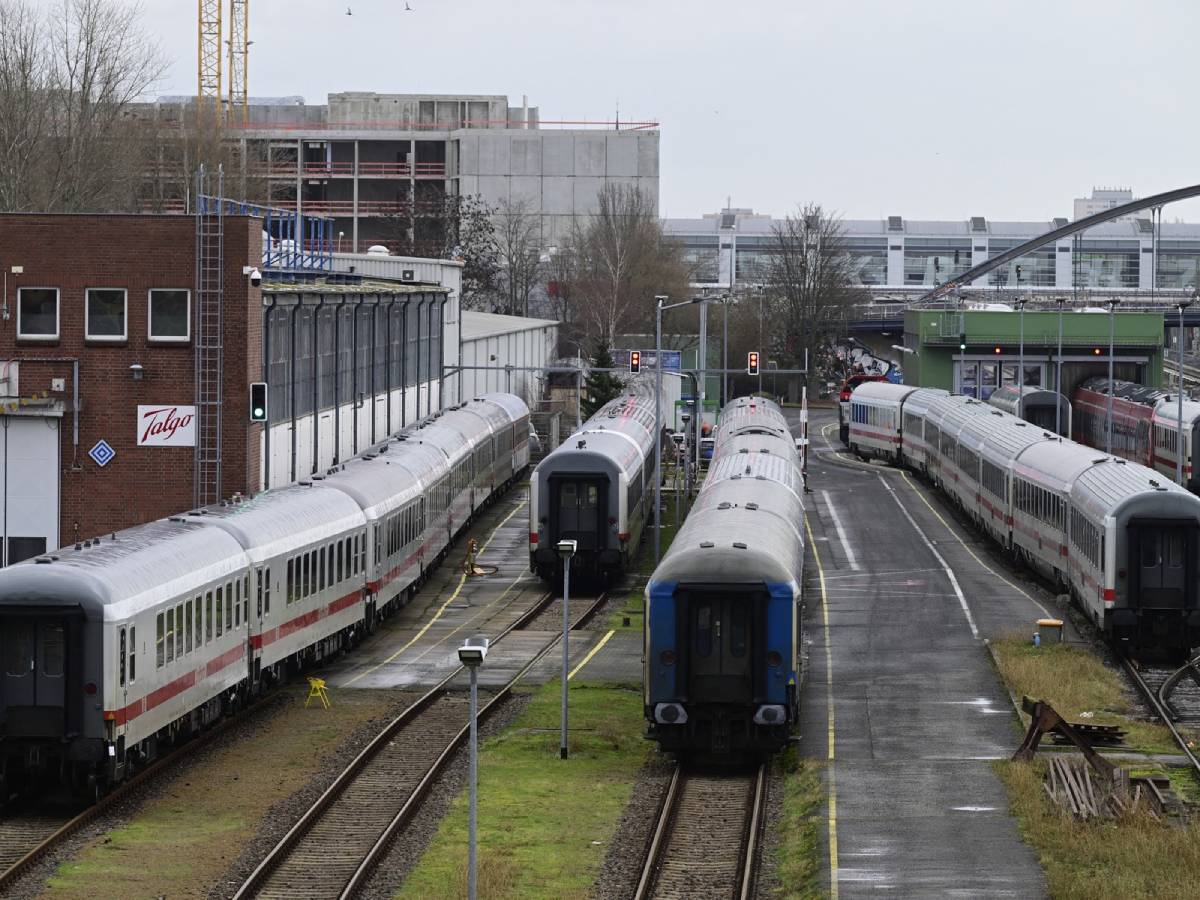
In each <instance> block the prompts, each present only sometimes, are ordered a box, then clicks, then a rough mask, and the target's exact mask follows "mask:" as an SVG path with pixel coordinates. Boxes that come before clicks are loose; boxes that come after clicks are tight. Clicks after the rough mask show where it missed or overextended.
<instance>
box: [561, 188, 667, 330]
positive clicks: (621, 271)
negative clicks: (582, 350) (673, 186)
mask: <svg viewBox="0 0 1200 900" xmlns="http://www.w3.org/2000/svg"><path fill="white" fill-rule="evenodd" d="M597 206H598V208H597V211H596V214H595V215H594V216H592V217H591V218H589V219H588V220H587V224H586V225H583V226H578V225H577V226H576V227H575V229H574V231H573V233H572V237H571V253H572V254H573V255H574V257H575V265H576V276H577V277H576V283H575V295H576V299H575V303H576V304H577V305H578V309H579V311H580V313H581V315H582V321H581V323H580V324H581V325H582V326H583V329H584V331H585V332H586V333H587V335H588V336H589V337H590V338H592V339H593V340H594V341H596V342H599V343H603V344H605V345H606V346H611V345H612V343H613V341H614V339H615V338H616V336H617V335H619V334H623V333H625V332H627V331H629V330H630V329H632V328H637V327H645V326H646V325H647V323H648V322H649V321H651V319H652V316H653V310H654V299H653V298H654V295H655V294H670V295H673V296H682V295H683V294H684V293H686V291H687V267H686V266H685V265H684V262H683V254H682V251H681V249H680V247H679V246H678V245H677V244H675V243H674V242H673V241H671V240H669V239H668V238H667V237H666V236H665V235H664V234H663V230H662V223H661V222H660V221H659V219H658V215H657V212H656V210H655V208H654V202H653V201H652V200H651V199H650V198H649V197H648V196H646V195H645V194H643V193H642V192H641V191H640V190H638V189H637V188H628V187H625V186H622V185H614V184H606V185H605V186H604V187H602V188H601V189H600V191H599V194H598V196H597Z"/></svg>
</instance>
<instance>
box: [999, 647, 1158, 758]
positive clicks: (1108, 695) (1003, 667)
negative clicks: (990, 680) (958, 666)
mask: <svg viewBox="0 0 1200 900" xmlns="http://www.w3.org/2000/svg"><path fill="white" fill-rule="evenodd" d="M992 648H993V649H994V650H995V652H996V659H997V662H998V665H999V669H1000V677H1001V678H1003V679H1004V681H1005V683H1006V684H1008V686H1009V687H1010V688H1011V689H1012V691H1013V693H1014V694H1016V695H1017V697H1018V698H1020V697H1021V696H1026V697H1029V698H1030V699H1032V700H1045V701H1047V702H1049V703H1050V705H1052V706H1053V707H1054V709H1055V710H1056V711H1057V712H1058V713H1059V715H1061V716H1063V717H1064V718H1066V719H1068V720H1069V721H1073V722H1091V723H1093V724H1096V725H1120V726H1121V727H1122V728H1125V729H1127V730H1128V731H1129V735H1128V736H1127V737H1126V739H1125V741H1126V744H1127V745H1128V748H1129V749H1136V750H1143V751H1146V752H1151V753H1173V752H1175V749H1176V748H1175V743H1174V741H1173V740H1172V739H1171V735H1170V732H1169V731H1167V729H1166V728H1165V727H1163V726H1162V725H1157V724H1154V723H1151V722H1141V721H1137V720H1136V719H1135V718H1133V716H1135V715H1136V710H1135V708H1134V698H1133V695H1132V693H1131V692H1130V690H1129V689H1128V687H1127V686H1126V684H1125V681H1124V679H1123V678H1122V677H1121V674H1120V673H1119V672H1118V671H1117V670H1115V669H1113V668H1111V667H1109V666H1106V665H1105V664H1104V662H1103V660H1101V659H1100V658H1099V657H1098V656H1097V655H1096V654H1095V653H1093V652H1091V651H1089V650H1086V649H1083V648H1080V647H1073V646H1070V645H1068V644H1053V645H1050V646H1042V647H1034V646H1033V644H1032V643H1030V641H1029V640H1028V639H1026V638H1024V637H1005V638H1001V639H999V640H997V641H994V642H993V643H992ZM1085 712H1086V713H1091V714H1092V715H1091V716H1089V717H1087V718H1081V717H1080V713H1085Z"/></svg>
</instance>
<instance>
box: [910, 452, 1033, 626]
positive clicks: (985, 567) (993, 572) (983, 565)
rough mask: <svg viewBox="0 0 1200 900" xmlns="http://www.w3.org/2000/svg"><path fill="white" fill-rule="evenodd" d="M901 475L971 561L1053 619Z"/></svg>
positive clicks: (922, 492) (920, 491)
mask: <svg viewBox="0 0 1200 900" xmlns="http://www.w3.org/2000/svg"><path fill="white" fill-rule="evenodd" d="M900 474H901V475H903V476H904V481H905V483H906V484H907V485H908V486H909V487H910V488H912V491H913V493H914V494H916V495H917V496H918V497H920V498H921V502H922V503H924V504H925V505H926V506H927V507H928V508H929V511H930V512H931V513H933V514H934V516H936V517H937V520H938V521H939V522H941V523H942V525H943V527H945V529H946V530H947V531H949V532H950V534H952V535H953V536H954V539H955V540H957V541H958V542H959V543H960V544H962V548H963V549H964V550H966V551H967V552H968V553H969V554H971V559H973V560H975V562H977V563H979V565H980V567H981V568H982V569H983V570H984V571H985V572H987V573H988V574H989V575H991V576H992V577H993V578H996V579H999V580H1000V581H1002V582H1004V583H1005V584H1007V585H1008V586H1009V587H1010V588H1012V589H1013V590H1014V591H1016V592H1017V593H1018V594H1020V595H1021V596H1022V597H1024V598H1025V599H1026V600H1028V601H1029V602H1030V603H1032V604H1033V605H1034V606H1036V607H1037V608H1038V609H1040V610H1041V611H1042V615H1043V616H1044V617H1046V618H1047V619H1049V618H1052V616H1051V615H1050V612H1049V610H1047V609H1046V607H1044V606H1042V604H1040V603H1038V601H1037V600H1035V599H1034V598H1033V597H1032V596H1031V595H1030V594H1029V593H1027V592H1026V591H1024V590H1022V589H1021V588H1019V587H1018V586H1017V585H1015V584H1013V583H1012V582H1011V581H1009V580H1008V579H1007V578H1005V577H1004V576H1003V575H1001V574H1000V573H999V572H997V571H996V570H995V569H993V568H992V567H991V566H989V565H988V564H987V563H985V562H984V561H983V560H982V559H980V558H979V557H978V556H976V555H975V551H974V550H972V549H971V548H970V547H968V546H967V542H966V541H964V540H963V539H962V538H960V537H959V536H958V534H957V533H956V532H955V531H954V529H953V528H951V527H950V525H949V524H948V523H947V522H946V520H945V519H943V518H942V514H941V513H939V512H938V511H937V510H936V509H934V508H933V504H932V503H930V502H929V500H928V499H926V497H925V492H924V491H922V490H920V489H919V488H918V487H917V486H916V485H915V484H913V482H912V479H910V478H909V477H908V473H907V472H905V471H903V470H901V472H900Z"/></svg>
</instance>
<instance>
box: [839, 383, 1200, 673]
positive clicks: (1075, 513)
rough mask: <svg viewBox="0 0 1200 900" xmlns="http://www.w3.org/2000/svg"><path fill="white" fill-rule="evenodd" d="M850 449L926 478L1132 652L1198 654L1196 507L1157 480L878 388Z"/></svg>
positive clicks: (1027, 432)
mask: <svg viewBox="0 0 1200 900" xmlns="http://www.w3.org/2000/svg"><path fill="white" fill-rule="evenodd" d="M850 447H851V449H852V450H853V451H854V452H856V453H858V454H859V455H860V456H863V457H867V458H869V457H878V458H882V459H886V460H888V461H890V462H893V463H896V464H898V465H903V466H906V467H908V468H911V469H914V470H916V471H918V472H920V473H922V474H924V475H926V476H927V477H928V478H929V479H930V480H931V481H932V482H933V483H934V484H935V485H936V486H937V487H939V488H940V489H941V490H942V491H943V492H944V493H946V494H947V496H949V497H950V498H951V499H953V500H954V501H955V502H956V503H957V504H958V505H959V506H961V507H962V509H963V510H964V511H965V512H966V513H967V515H969V516H970V517H971V518H972V519H974V520H975V522H976V523H977V524H978V525H979V526H980V527H981V528H982V529H983V530H984V531H985V532H987V533H988V535H990V536H991V537H992V538H993V539H994V540H995V541H997V542H998V543H999V544H1000V546H1002V547H1003V548H1005V549H1006V550H1008V551H1010V552H1012V553H1013V554H1014V555H1015V556H1017V557H1018V558H1020V559H1022V560H1023V561H1024V562H1025V563H1026V564H1028V565H1029V566H1030V567H1031V568H1033V569H1035V570H1036V571H1038V572H1039V573H1041V574H1042V575H1043V576H1044V577H1046V578H1048V579H1050V580H1052V581H1054V582H1055V583H1056V584H1058V585H1060V586H1062V588H1063V589H1064V590H1066V591H1068V592H1069V593H1070V595H1071V597H1072V598H1073V600H1074V602H1075V603H1076V604H1077V605H1078V606H1079V608H1080V609H1081V610H1083V611H1084V612H1085V613H1086V614H1087V616H1088V617H1089V618H1090V619H1092V620H1093V621H1094V622H1095V624H1096V626H1097V627H1098V628H1100V629H1101V630H1103V632H1104V633H1105V634H1107V635H1109V636H1110V637H1111V638H1112V639H1113V640H1114V641H1116V642H1117V643H1118V644H1119V645H1121V646H1122V647H1123V648H1125V649H1126V650H1127V651H1129V652H1137V653H1152V654H1163V655H1167V656H1172V657H1180V656H1183V655H1185V654H1187V652H1188V651H1189V649H1190V648H1192V647H1195V646H1197V645H1200V597H1198V596H1197V593H1198V592H1197V588H1198V585H1200V570H1198V566H1200V498H1198V497H1196V496H1194V495H1193V494H1190V493H1188V492H1187V491H1186V490H1184V489H1183V488H1181V487H1179V486H1178V485H1175V484H1173V483H1172V482H1171V481H1170V480H1169V479H1167V478H1163V477H1162V476H1161V475H1159V474H1158V473H1157V472H1155V471H1153V470H1151V469H1149V468H1146V467H1145V466H1142V465H1139V464H1137V463H1135V462H1132V461H1128V460H1125V459H1121V458H1119V457H1113V456H1108V455H1105V454H1103V453H1097V451H1096V450H1094V449H1091V448H1089V447H1085V446H1083V445H1081V444H1077V443H1075V442H1073V441H1070V440H1067V439H1065V438H1062V437H1059V436H1056V435H1054V434H1053V433H1051V432H1049V431H1047V430H1045V429H1043V428H1039V427H1037V426H1036V425H1034V424H1032V423H1029V422H1026V421H1024V420H1022V419H1018V418H1016V417H1015V416H1012V415H1010V414H1008V413H1005V412H1004V411H1002V410H1000V409H996V408H995V407H993V406H991V405H989V404H987V403H983V402H980V401H978V400H975V399H972V398H969V397H961V396H951V395H949V394H947V393H946V392H944V391H939V390H929V389H924V388H914V387H910V386H906V385H893V384H883V383H873V384H866V385H863V386H861V387H859V388H858V389H857V390H856V391H855V392H854V395H853V397H852V399H851V426H850Z"/></svg>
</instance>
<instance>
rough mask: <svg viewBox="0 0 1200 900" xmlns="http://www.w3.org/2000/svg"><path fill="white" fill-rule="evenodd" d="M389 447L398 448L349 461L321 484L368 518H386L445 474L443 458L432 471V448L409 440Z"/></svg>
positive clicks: (434, 462)
mask: <svg viewBox="0 0 1200 900" xmlns="http://www.w3.org/2000/svg"><path fill="white" fill-rule="evenodd" d="M392 447H395V448H397V449H396V450H392V449H391V448H388V452H385V453H380V454H378V455H373V456H371V457H369V458H368V457H357V458H355V459H352V460H349V461H348V462H347V463H346V464H345V466H344V467H339V468H338V469H337V470H336V471H334V472H331V473H330V474H329V475H327V476H326V477H325V479H324V480H323V482H322V483H323V484H325V485H327V486H329V487H331V488H335V489H336V490H339V491H344V492H345V493H347V494H349V495H350V496H351V497H352V498H353V499H354V501H355V502H356V503H357V504H358V505H359V507H360V508H361V509H362V511H363V512H364V513H365V514H366V516H367V517H368V518H370V519H376V518H379V517H380V516H385V515H387V514H388V513H390V512H391V511H392V510H394V509H397V508H399V507H401V506H403V505H404V504H405V503H408V502H409V501H410V500H412V499H414V498H416V497H419V496H421V493H422V490H423V488H424V487H425V486H426V483H427V482H432V481H433V480H434V478H435V477H436V476H437V475H439V474H440V473H442V472H444V471H445V464H444V459H443V460H441V462H442V465H440V466H438V467H436V468H435V465H436V461H435V460H434V459H432V458H431V456H432V454H433V453H434V452H436V451H435V449H434V448H433V447H429V446H428V445H425V444H417V443H415V442H408V441H406V442H404V443H400V444H392ZM406 451H409V452H406ZM439 458H440V453H439ZM422 475H423V476H425V477H424V478H423V477H422Z"/></svg>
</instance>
